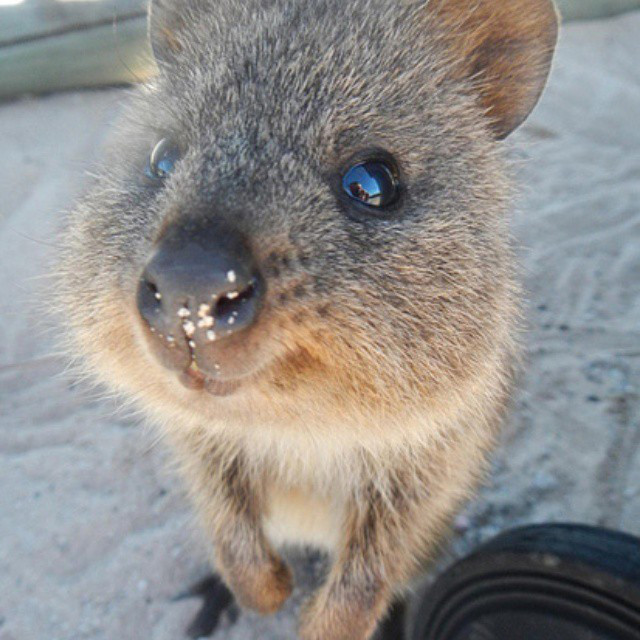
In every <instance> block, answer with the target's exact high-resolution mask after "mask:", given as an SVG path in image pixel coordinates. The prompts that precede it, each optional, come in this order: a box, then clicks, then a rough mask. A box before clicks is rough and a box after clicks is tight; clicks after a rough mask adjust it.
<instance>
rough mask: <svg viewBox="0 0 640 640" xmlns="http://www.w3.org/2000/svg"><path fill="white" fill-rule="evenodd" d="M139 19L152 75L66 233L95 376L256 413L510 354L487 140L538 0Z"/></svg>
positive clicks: (529, 87) (515, 102)
mask: <svg viewBox="0 0 640 640" xmlns="http://www.w3.org/2000/svg"><path fill="white" fill-rule="evenodd" d="M149 24H150V38H151V43H152V46H153V51H154V55H155V58H156V60H157V62H158V67H159V72H158V75H157V77H156V78H155V79H154V80H153V81H152V82H151V83H149V84H148V85H147V86H145V87H143V88H142V89H141V90H139V91H138V92H137V93H136V95H135V97H134V99H133V100H132V104H131V106H130V108H129V110H128V112H127V113H126V115H125V117H124V122H123V123H122V125H121V127H120V131H119V134H117V135H116V136H115V138H114V140H113V141H112V144H111V146H110V150H109V151H108V152H107V153H106V155H105V158H104V161H103V162H101V168H100V169H99V172H98V175H97V177H96V178H95V180H94V184H93V186H92V189H91V190H90V192H89V194H88V195H87V196H86V197H85V198H84V199H83V201H82V202H81V203H80V204H79V205H78V207H77V208H76V210H75V211H74V213H73V214H72V215H71V216H70V219H69V221H68V230H67V232H66V235H65V242H64V246H65V249H64V254H63V269H64V273H65V277H64V284H63V290H64V293H63V301H64V302H63V307H64V313H65V314H66V316H67V319H68V320H69V322H70V324H71V325H72V327H73V329H74V335H75V336H76V338H77V340H76V342H75V347H74V348H75V350H76V351H77V352H81V353H83V354H85V355H88V360H89V362H90V363H91V364H92V366H93V367H94V368H95V369H96V370H97V371H98V372H100V373H101V374H102V376H103V377H105V378H106V379H108V380H109V381H110V382H112V383H114V384H116V385H119V386H121V387H123V388H124V389H125V390H126V391H127V392H128V393H129V394H132V395H134V396H139V397H141V398H143V399H145V400H146V401H147V405H148V406H150V407H152V408H153V407H162V408H163V409H162V410H168V409H167V408H172V407H173V408H176V407H179V411H180V412H181V414H180V415H183V416H187V415H196V414H197V415H207V416H210V417H221V418H225V419H226V420H227V421H229V419H231V418H232V417H233V416H238V415H243V414H245V413H247V412H252V413H253V415H255V417H256V419H257V420H260V419H264V420H268V419H269V417H270V416H271V417H275V416H277V415H280V414H287V413H288V414H289V415H291V416H294V415H297V416H298V417H303V418H304V415H305V412H310V411H311V412H314V413H315V414H319V415H322V414H323V413H327V412H330V411H335V410H338V411H344V412H345V414H347V413H348V412H349V410H351V409H352V408H353V406H354V405H355V404H358V406H360V407H361V408H363V411H366V410H372V411H373V410H375V411H380V410H384V409H385V408H386V409H389V408H390V407H392V406H395V407H397V406H398V403H404V405H406V406H408V405H410V404H411V403H412V402H424V400H425V398H428V397H429V396H430V395H432V394H437V393H438V392H439V391H442V389H443V388H444V389H446V388H450V389H451V388H454V387H455V385H456V382H457V381H459V380H462V379H463V378H465V377H469V376H472V375H473V374H474V371H476V370H477V367H479V366H480V363H481V362H487V361H490V360H491V359H493V361H495V362H498V361H501V360H503V359H505V358H506V357H507V352H508V351H509V350H510V344H511V342H510V340H511V332H512V331H511V329H512V323H513V317H514V308H515V306H516V305H515V304H514V301H513V298H514V294H513V286H512V270H513V267H512V263H511V258H510V253H509V247H508V244H509V239H508V233H507V231H506V220H505V217H506V212H507V210H508V188H507V184H506V181H505V178H504V175H503V162H502V159H501V156H502V154H501V149H500V147H501V144H502V143H501V140H502V139H503V138H505V137H506V136H507V135H508V134H509V133H510V132H511V131H512V130H513V129H515V128H516V127H517V126H518V125H519V124H520V123H521V122H522V121H523V120H524V119H525V118H526V116H527V115H528V114H529V112H530V111H531V109H532V108H533V106H534V105H535V103H536V101H537V100H538V97H539V95H540V93H541V91H542V88H543V85H544V83H545V81H546V77H547V74H548V70H549V66H550V62H551V57H552V53H553V48H554V45H555V42H556V36H557V15H556V11H555V8H554V6H553V3H552V2H551V0H473V1H472V2H469V1H468V0H429V1H427V2H409V1H406V2H400V1H399V0H349V1H345V0H248V1H245V0H243V1H240V0H161V1H159V2H156V1H155V0H154V2H153V3H152V7H151V11H150V20H149ZM496 375H499V374H496ZM172 415H173V414H172Z"/></svg>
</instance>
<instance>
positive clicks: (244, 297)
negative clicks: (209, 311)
mask: <svg viewBox="0 0 640 640" xmlns="http://www.w3.org/2000/svg"><path fill="white" fill-rule="evenodd" d="M257 289H258V282H257V281H256V280H255V278H254V279H252V280H251V281H250V282H249V284H248V285H247V286H246V287H244V288H243V289H238V290H232V291H229V292H227V293H226V294H225V295H223V296H221V297H220V298H218V301H217V302H216V304H215V307H214V310H213V317H214V318H215V320H216V322H220V323H222V324H226V325H228V326H229V328H231V326H233V325H234V324H236V323H238V324H247V320H249V319H253V318H254V316H255V311H256V309H255V306H256V299H257V297H258V295H257V294H258V291H257Z"/></svg>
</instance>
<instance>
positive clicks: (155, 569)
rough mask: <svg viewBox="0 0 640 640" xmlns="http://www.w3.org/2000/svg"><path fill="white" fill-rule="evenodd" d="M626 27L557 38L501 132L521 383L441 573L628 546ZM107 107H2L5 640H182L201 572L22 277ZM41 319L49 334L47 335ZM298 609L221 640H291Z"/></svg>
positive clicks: (185, 534)
mask: <svg viewBox="0 0 640 640" xmlns="http://www.w3.org/2000/svg"><path fill="white" fill-rule="evenodd" d="M638 33H640V13H636V14H630V15H628V16H626V17H622V18H618V19H615V20H612V21H607V22H597V23H590V24H583V25H578V24H576V25H570V26H569V27H567V29H566V31H565V33H564V36H563V40H562V44H561V47H560V53H559V56H558V62H557V66H556V69H555V72H554V74H553V78H552V81H551V85H550V87H549V90H548V92H547V94H546V96H545V98H544V100H543V102H542V104H541V105H540V107H539V108H538V109H537V111H536V113H535V114H534V116H533V117H532V119H531V120H530V121H529V123H528V124H527V125H526V127H525V128H524V129H523V130H522V131H521V132H520V133H519V134H518V135H517V136H516V138H515V140H514V142H515V144H513V145H512V146H513V150H512V153H513V155H514V156H515V157H516V158H517V160H518V169H517V172H518V179H519V182H520V184H521V185H522V197H521V201H520V204H519V207H518V211H517V213H516V215H515V220H514V229H515V233H516V236H517V238H518V241H519V243H520V244H521V245H522V249H521V254H522V259H523V263H524V266H525V279H526V284H527V290H528V292H529V297H530V300H531V303H530V313H529V317H530V325H531V330H530V333H529V335H528V344H529V346H530V358H529V365H528V373H527V375H526V376H525V378H524V379H523V381H522V387H523V389H522V391H521V393H520V394H519V397H518V399H517V402H516V406H515V411H514V413H513V416H512V418H511V420H510V423H509V427H508V429H507V431H506V434H505V437H504V446H503V447H502V449H501V450H500V451H499V453H498V454H497V456H496V460H495V468H494V473H493V476H492V478H491V481H490V484H489V486H488V487H487V488H486V490H485V491H484V493H483V495H482V496H481V498H480V499H478V500H477V501H475V502H473V503H472V504H471V505H470V506H469V508H468V509H467V510H466V511H465V513H463V514H462V515H461V516H460V517H459V518H458V519H457V523H456V526H457V530H458V537H457V538H456V539H455V540H454V541H453V543H452V544H451V545H450V548H449V551H447V552H446V553H445V555H444V559H443V561H442V562H443V563H446V562H448V561H450V559H451V558H452V557H453V556H455V555H457V554H460V553H462V552H464V551H465V550H468V549H469V548H470V547H471V546H472V545H474V544H475V543H477V542H478V541H479V540H483V539H485V538H487V537H488V536H491V535H492V534H494V533H495V532H497V531H498V530H500V529H502V528H504V527H508V526H512V525H516V524H519V523H524V522H531V521H543V520H577V521H583V522H589V523H601V524H606V525H608V526H611V527H619V528H623V529H625V530H627V531H630V532H634V533H640V424H639V422H640V400H639V396H638V394H639V385H638V383H639V381H640V343H639V341H638V338H639V337H640V244H639V243H640V127H639V126H638V118H639V115H640V64H639V63H640V40H639V39H638V37H637V34H638ZM122 98H123V93H122V91H115V90H111V91H102V92H96V93H79V94H67V95H59V96H53V97H49V98H45V99H39V100H33V101H23V102H18V103H13V104H7V105H5V106H3V107H1V108H0V140H1V141H2V152H1V153H0V193H1V194H2V198H1V199H0V318H1V321H0V640H70V639H74V640H80V639H83V640H89V639H91V640H105V639H109V640H123V639H126V640H129V639H132V640H133V639H135V640H138V639H141V640H147V639H149V640H181V639H182V638H183V637H184V635H183V629H184V627H185V625H186V624H187V621H188V620H189V619H190V618H191V616H192V615H193V614H194V612H195V610H196V608H197V605H198V603H197V601H196V600H194V599H177V598H176V596H178V595H179V594H180V593H181V592H182V591H183V590H184V589H185V587H186V586H187V585H189V584H191V583H192V582H193V581H195V580H196V579H198V578H199V577H201V576H202V575H204V574H205V573H206V571H207V564H206V550H205V545H204V544H203V542H202V540H201V539H200V538H199V534H198V533H196V529H195V528H194V527H193V526H192V516H191V514H190V511H189V508H188V506H187V505H186V504H185V500H184V496H183V493H182V491H181V488H180V484H179V482H178V481H177V480H176V479H175V478H174V477H173V476H172V475H171V473H170V472H168V471H167V470H166V460H165V455H164V453H163V451H162V450H160V449H159V448H158V447H154V446H153V437H152V435H151V434H150V433H149V432H147V431H145V430H144V429H143V428H140V427H139V426H138V425H137V422H136V420H135V419H133V418H131V417H127V416H124V415H119V414H118V413H117V412H115V411H114V408H115V404H114V403H113V402H112V401H109V400H104V399H98V398H96V397H94V396H95V394H92V393H90V392H89V391H88V389H87V388H85V387H84V386H83V385H82V384H80V385H77V384H73V383H72V382H70V381H69V380H68V379H67V378H66V377H65V376H63V375H59V374H61V372H62V371H63V367H64V362H63V360H62V359H60V358H59V357H57V356H55V355H54V354H53V350H54V345H55V331H54V332H53V333H51V332H47V331H45V330H44V329H43V328H42V327H43V326H44V325H46V319H47V317H48V315H49V313H48V308H47V306H46V304H44V303H40V300H41V296H40V294H39V293H38V287H39V286H42V285H44V286H45V288H46V287H48V286H55V283H53V282H51V283H48V282H47V281H46V280H44V281H41V280H38V279H37V278H38V277H40V276H41V275H42V274H45V273H46V272H47V263H48V261H49V260H50V256H51V251H52V250H51V246H50V244H51V242H52V241H53V238H54V236H53V230H54V228H55V226H56V224H57V223H58V221H59V212H60V211H62V210H63V209H64V208H65V207H68V206H70V204H71V203H72V200H73V197H74V195H75V194H76V193H77V191H78V190H79V189H80V187H81V184H82V171H83V169H84V167H86V165H87V163H88V162H90V161H92V160H93V159H95V158H96V154H98V153H99V148H100V144H101V142H102V140H103V138H104V136H105V134H106V132H107V131H108V123H109V122H110V121H111V120H112V118H113V114H114V113H115V112H116V111H117V105H118V103H119V101H120V100H121V99H122ZM43 320H44V321H45V322H44V325H43V323H42V322H41V321H43ZM297 601H299V595H298V597H297V599H296V601H295V602H294V604H293V605H291V606H289V607H288V608H287V609H286V610H285V611H284V612H283V613H281V614H280V615H278V616H277V617H276V618H273V619H270V620H264V621H261V620H258V619H257V618H255V617H252V616H243V617H242V618H241V619H240V621H239V622H238V623H237V624H236V625H235V626H231V625H229V624H226V625H225V626H223V627H222V628H221V629H220V630H219V632H218V634H217V635H216V636H215V637H216V638H218V639H220V638H227V639H229V640H242V639H245V640H254V639H260V640H262V639H264V640H268V639H273V640H275V639H283V640H287V639H291V640H292V639H293V638H295V634H294V631H293V629H294V616H293V615H292V613H293V611H294V609H295V604H296V602H297Z"/></svg>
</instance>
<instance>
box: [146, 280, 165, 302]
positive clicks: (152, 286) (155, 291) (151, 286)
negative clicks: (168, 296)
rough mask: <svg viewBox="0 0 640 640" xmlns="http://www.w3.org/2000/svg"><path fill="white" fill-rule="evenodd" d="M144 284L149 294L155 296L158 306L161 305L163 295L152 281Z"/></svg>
mask: <svg viewBox="0 0 640 640" xmlns="http://www.w3.org/2000/svg"><path fill="white" fill-rule="evenodd" d="M144 284H145V286H146V287H147V289H148V291H149V293H150V294H151V295H152V296H153V299H154V300H156V302H157V303H158V304H161V301H162V294H161V293H160V292H159V291H158V287H157V286H156V285H155V284H154V283H153V282H151V281H150V280H145V281H144Z"/></svg>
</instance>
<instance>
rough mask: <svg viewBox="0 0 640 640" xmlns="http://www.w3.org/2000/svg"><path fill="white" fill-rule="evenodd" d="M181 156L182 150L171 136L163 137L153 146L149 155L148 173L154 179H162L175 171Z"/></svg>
mask: <svg viewBox="0 0 640 640" xmlns="http://www.w3.org/2000/svg"><path fill="white" fill-rule="evenodd" d="M179 158H180V150H179V149H178V145H176V144H175V143H174V142H173V141H172V140H170V139H169V138H163V139H162V140H160V142H158V144H157V145H156V146H155V147H154V148H153V151H152V152H151V155H150V156H149V164H148V165H147V169H146V173H147V175H148V176H149V177H150V178H153V179H154V180H162V179H164V178H166V177H167V176H168V175H169V174H170V173H171V172H172V171H173V168H174V166H175V164H176V162H177V161H178V159H179Z"/></svg>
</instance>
